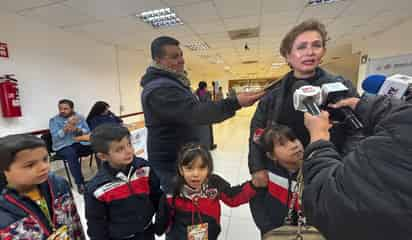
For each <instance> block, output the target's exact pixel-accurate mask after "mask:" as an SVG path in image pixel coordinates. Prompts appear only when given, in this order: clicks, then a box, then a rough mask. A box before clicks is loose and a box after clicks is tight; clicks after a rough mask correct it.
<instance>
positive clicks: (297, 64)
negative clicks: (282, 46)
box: [286, 31, 326, 78]
mask: <svg viewBox="0 0 412 240" xmlns="http://www.w3.org/2000/svg"><path fill="white" fill-rule="evenodd" d="M322 42H323V41H322V36H321V35H320V34H319V32H317V31H306V32H303V33H301V34H300V35H298V36H297V37H296V39H295V41H294V42H293V45H292V49H291V51H290V53H288V54H287V56H286V61H287V62H288V63H289V64H290V65H291V66H292V67H293V70H294V75H295V77H297V78H305V77H311V76H313V75H314V74H315V69H316V67H317V66H318V65H319V64H320V62H321V60H322V57H323V55H325V52H326V49H325V47H324V46H323V43H322Z"/></svg>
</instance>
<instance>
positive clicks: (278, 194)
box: [249, 125, 303, 236]
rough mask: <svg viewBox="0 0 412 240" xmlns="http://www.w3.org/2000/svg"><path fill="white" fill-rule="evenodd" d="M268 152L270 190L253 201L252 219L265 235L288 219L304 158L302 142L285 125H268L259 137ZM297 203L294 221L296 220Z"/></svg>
mask: <svg viewBox="0 0 412 240" xmlns="http://www.w3.org/2000/svg"><path fill="white" fill-rule="evenodd" d="M259 142H260V145H261V148H262V149H263V150H264V151H265V152H266V155H267V157H268V158H267V162H266V166H267V169H268V175H269V183H268V187H267V190H263V191H258V193H257V194H256V196H255V197H253V199H251V201H250V205H249V206H250V210H251V212H252V216H253V219H254V221H255V223H256V225H257V227H258V228H259V230H260V231H261V234H262V236H263V235H264V234H265V233H267V232H269V231H270V230H272V229H274V228H278V227H280V226H282V225H283V224H284V223H285V217H286V216H287V215H288V208H289V206H290V202H291V201H292V196H293V191H294V190H295V189H294V188H295V184H296V177H297V175H298V171H299V168H300V167H301V164H302V160H303V146H302V143H301V142H300V140H299V139H298V138H297V137H296V135H295V134H294V133H293V131H292V130H291V129H290V128H289V127H287V126H285V125H274V126H272V127H269V128H266V129H265V130H264V132H263V134H262V136H261V137H260V139H259ZM296 207H297V206H296V205H295V210H294V211H293V219H289V221H291V223H292V224H296V221H297V215H296Z"/></svg>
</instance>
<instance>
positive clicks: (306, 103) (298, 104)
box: [292, 80, 322, 116]
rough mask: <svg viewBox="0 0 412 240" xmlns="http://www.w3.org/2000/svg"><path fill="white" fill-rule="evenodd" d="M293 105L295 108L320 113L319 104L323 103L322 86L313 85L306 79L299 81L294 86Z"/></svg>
mask: <svg viewBox="0 0 412 240" xmlns="http://www.w3.org/2000/svg"><path fill="white" fill-rule="evenodd" d="M292 89H295V91H294V93H293V106H294V108H295V110H298V111H302V112H309V113H310V114H312V115H314V116H316V115H319V114H320V109H319V106H320V105H321V104H322V94H321V89H320V87H316V86H311V85H309V84H308V83H307V82H305V81H302V80H300V81H297V82H296V83H295V84H294V86H293V88H292Z"/></svg>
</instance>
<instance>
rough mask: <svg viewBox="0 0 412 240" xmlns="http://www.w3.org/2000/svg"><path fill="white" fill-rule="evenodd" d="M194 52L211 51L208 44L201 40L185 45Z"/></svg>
mask: <svg viewBox="0 0 412 240" xmlns="http://www.w3.org/2000/svg"><path fill="white" fill-rule="evenodd" d="M184 46H185V47H187V48H189V49H190V50H192V51H205V50H208V49H209V45H207V43H206V42H204V41H201V40H195V41H191V42H189V43H187V44H185V45H184Z"/></svg>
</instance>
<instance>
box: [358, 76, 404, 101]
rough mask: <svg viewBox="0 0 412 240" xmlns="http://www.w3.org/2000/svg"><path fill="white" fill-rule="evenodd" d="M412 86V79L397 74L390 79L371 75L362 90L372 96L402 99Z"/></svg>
mask: <svg viewBox="0 0 412 240" xmlns="http://www.w3.org/2000/svg"><path fill="white" fill-rule="evenodd" d="M410 85H412V77H410V76H407V75H402V74H395V75H392V76H390V77H385V76H384V75H371V76H368V77H367V78H366V79H365V80H364V81H363V82H362V89H363V90H364V91H365V92H367V93H370V94H374V95H384V96H390V97H394V98H397V99H401V98H402V97H404V96H405V94H406V93H407V92H408V90H409V88H410Z"/></svg>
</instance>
